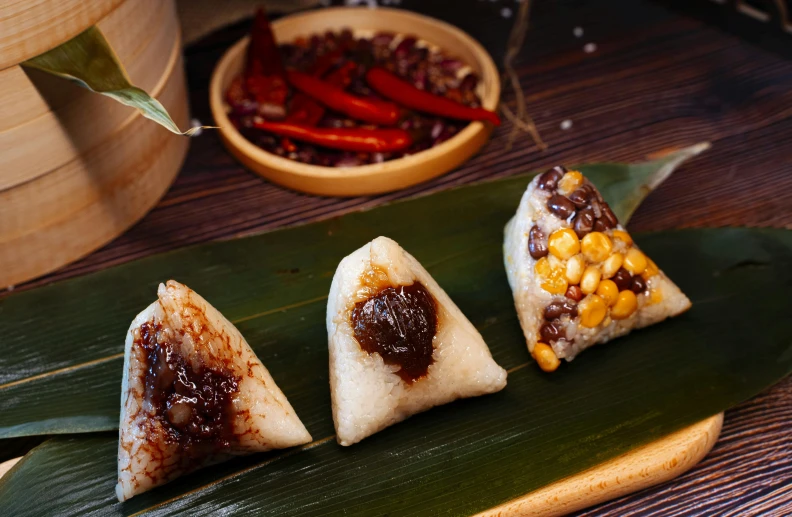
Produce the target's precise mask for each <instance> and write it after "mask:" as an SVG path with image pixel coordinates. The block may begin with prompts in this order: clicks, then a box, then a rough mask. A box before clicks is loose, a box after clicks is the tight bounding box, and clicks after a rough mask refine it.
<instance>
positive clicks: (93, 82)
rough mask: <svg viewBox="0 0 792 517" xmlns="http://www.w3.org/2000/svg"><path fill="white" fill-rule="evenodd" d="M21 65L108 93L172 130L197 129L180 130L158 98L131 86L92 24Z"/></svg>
mask: <svg viewBox="0 0 792 517" xmlns="http://www.w3.org/2000/svg"><path fill="white" fill-rule="evenodd" d="M22 66H26V67H30V68H37V69H39V70H43V71H44V72H48V73H50V74H53V75H57V76H58V77H62V78H64V79H69V80H71V81H74V82H76V83H77V84H79V85H80V86H82V87H83V88H87V89H89V90H91V91H93V92H96V93H101V94H103V95H107V96H108V97H110V98H112V99H115V100H116V101H118V102H120V103H121V104H124V105H126V106H130V107H132V108H135V109H136V110H138V111H139V112H140V113H141V114H142V115H143V116H144V117H146V118H147V119H151V120H153V121H154V122H156V123H157V124H160V125H161V126H163V127H165V128H166V129H168V130H169V131H172V132H173V133H176V134H179V135H191V134H192V133H194V132H195V131H197V130H198V128H192V129H190V130H188V131H184V132H183V131H181V130H180V129H179V127H178V126H177V125H176V123H175V122H174V121H173V119H172V118H171V117H170V115H169V114H168V111H167V110H166V109H165V107H164V106H163V105H162V104H160V102H159V101H158V100H157V99H155V98H153V97H151V96H150V95H149V94H148V93H146V92H145V91H143V90H141V89H140V88H138V87H136V86H134V85H132V83H131V82H130V80H129V77H128V76H127V73H126V70H124V66H123V65H122V64H121V63H120V62H119V60H118V57H117V56H116V54H115V52H114V51H113V49H112V48H111V47H110V44H109V43H108V42H107V40H106V39H105V37H104V35H103V34H102V32H101V31H100V30H99V29H98V28H97V27H89V28H88V29H86V30H85V31H83V32H81V33H80V34H78V35H77V36H75V37H73V38H72V39H70V40H69V41H67V42H65V43H63V44H61V45H59V46H57V47H55V48H54V49H52V50H49V51H47V52H45V53H44V54H41V55H39V56H36V57H34V58H31V59H29V60H27V61H25V62H24V63H22Z"/></svg>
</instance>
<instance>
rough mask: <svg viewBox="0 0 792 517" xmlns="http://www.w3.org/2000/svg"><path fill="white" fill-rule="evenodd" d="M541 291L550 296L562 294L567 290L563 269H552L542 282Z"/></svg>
mask: <svg viewBox="0 0 792 517" xmlns="http://www.w3.org/2000/svg"><path fill="white" fill-rule="evenodd" d="M542 289H544V290H545V291H547V292H548V293H552V294H564V293H566V290H567V281H566V278H565V277H564V270H563V269H554V270H553V271H551V272H550V275H549V276H548V277H547V278H546V279H545V281H544V282H542Z"/></svg>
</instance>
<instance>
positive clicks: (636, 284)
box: [630, 275, 646, 294]
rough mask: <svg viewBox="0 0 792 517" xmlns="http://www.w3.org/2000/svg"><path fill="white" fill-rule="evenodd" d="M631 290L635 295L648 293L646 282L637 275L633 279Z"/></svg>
mask: <svg viewBox="0 0 792 517" xmlns="http://www.w3.org/2000/svg"><path fill="white" fill-rule="evenodd" d="M630 289H632V292H634V293H635V294H640V293H642V292H644V291H646V280H644V279H643V278H642V277H641V275H636V276H635V277H634V278H633V279H632V285H631V286H630Z"/></svg>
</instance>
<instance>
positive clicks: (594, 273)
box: [580, 266, 602, 294]
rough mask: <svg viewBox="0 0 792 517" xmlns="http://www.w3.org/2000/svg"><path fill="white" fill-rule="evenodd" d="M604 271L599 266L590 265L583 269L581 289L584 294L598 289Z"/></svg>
mask: <svg viewBox="0 0 792 517" xmlns="http://www.w3.org/2000/svg"><path fill="white" fill-rule="evenodd" d="M601 277H602V273H600V270H599V269H597V266H588V267H587V268H586V269H585V270H584V271H583V276H582V277H581V278H580V290H581V291H583V294H591V293H593V292H595V291H596V290H597V287H598V286H599V283H600V278H601Z"/></svg>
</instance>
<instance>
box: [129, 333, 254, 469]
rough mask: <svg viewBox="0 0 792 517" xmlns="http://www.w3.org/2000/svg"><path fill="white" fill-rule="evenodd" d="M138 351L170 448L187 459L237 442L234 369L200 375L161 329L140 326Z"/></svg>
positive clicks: (148, 397)
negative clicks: (175, 446)
mask: <svg viewBox="0 0 792 517" xmlns="http://www.w3.org/2000/svg"><path fill="white" fill-rule="evenodd" d="M139 336H140V337H139V338H138V339H137V340H136V345H138V346H140V347H141V348H142V350H143V351H144V352H145V365H146V367H145V373H144V378H143V384H144V387H145V392H144V400H145V401H146V403H148V405H149V406H150V408H151V409H150V411H149V414H151V411H153V412H154V415H153V416H154V417H155V418H156V419H158V420H159V422H160V423H161V425H162V428H163V429H164V430H165V431H166V438H167V440H168V441H169V442H171V443H173V442H176V443H178V444H179V445H180V447H181V449H182V451H183V452H184V453H185V454H186V455H187V456H199V455H204V454H206V453H209V452H213V451H218V450H223V449H227V448H229V447H230V445H231V442H232V441H233V438H234V415H233V397H234V395H235V394H236V393H237V392H238V391H239V381H240V378H239V377H236V376H234V375H233V374H232V373H231V371H230V370H229V369H226V368H223V367H209V366H207V365H205V364H201V365H200V366H199V367H198V368H197V369H195V368H194V367H193V366H192V365H191V364H189V363H188V362H187V361H186V360H185V359H184V358H183V357H181V355H179V354H178V353H177V352H176V350H175V348H174V345H173V344H172V343H170V342H168V341H167V340H164V339H163V334H162V327H161V326H160V325H159V324H154V323H144V324H143V325H141V326H140V333H139Z"/></svg>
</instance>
